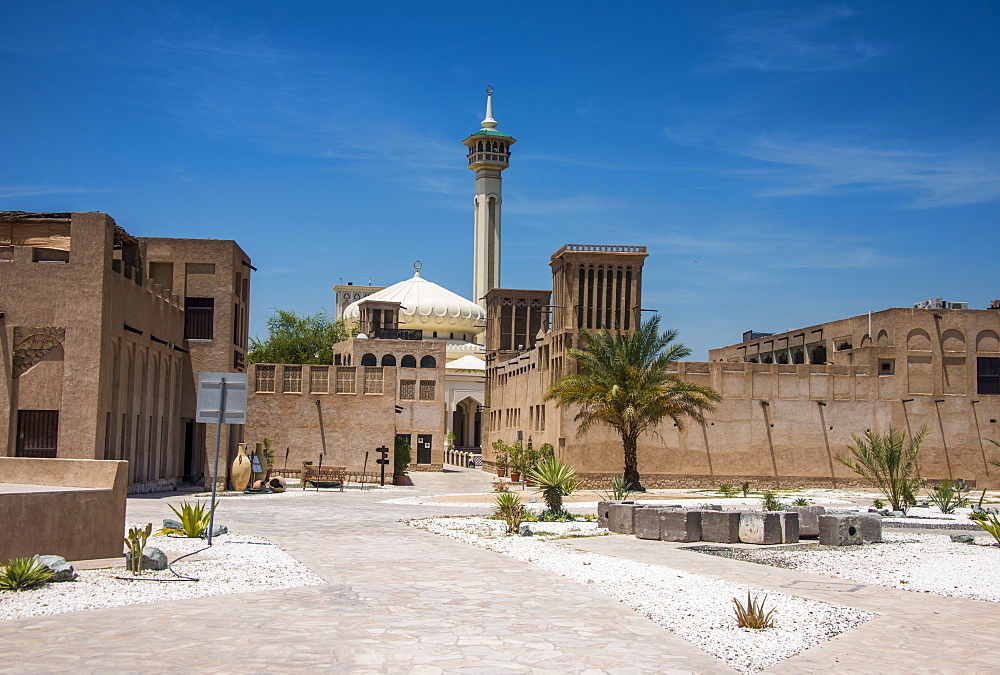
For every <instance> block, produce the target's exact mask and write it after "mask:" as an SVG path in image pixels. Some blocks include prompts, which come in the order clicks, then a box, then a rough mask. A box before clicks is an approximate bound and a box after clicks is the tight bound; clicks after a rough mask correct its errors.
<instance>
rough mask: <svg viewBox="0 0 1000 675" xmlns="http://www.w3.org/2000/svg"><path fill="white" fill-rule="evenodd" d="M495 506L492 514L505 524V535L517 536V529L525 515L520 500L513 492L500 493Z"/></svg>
mask: <svg viewBox="0 0 1000 675" xmlns="http://www.w3.org/2000/svg"><path fill="white" fill-rule="evenodd" d="M495 505H496V509H495V510H494V512H493V514H494V515H495V516H497V517H498V518H500V519H501V520H503V521H504V522H505V523H507V534H517V529H518V528H519V527H520V526H521V522H522V521H523V520H524V517H525V515H527V512H526V511H525V509H524V505H523V504H521V498H520V497H518V496H517V494H516V493H514V492H501V493H500V494H498V495H497V499H496V502H495Z"/></svg>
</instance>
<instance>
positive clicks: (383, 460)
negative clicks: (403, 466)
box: [375, 459, 389, 464]
mask: <svg viewBox="0 0 1000 675" xmlns="http://www.w3.org/2000/svg"><path fill="white" fill-rule="evenodd" d="M375 463H376V464H388V463H389V460H387V459H376V460H375Z"/></svg>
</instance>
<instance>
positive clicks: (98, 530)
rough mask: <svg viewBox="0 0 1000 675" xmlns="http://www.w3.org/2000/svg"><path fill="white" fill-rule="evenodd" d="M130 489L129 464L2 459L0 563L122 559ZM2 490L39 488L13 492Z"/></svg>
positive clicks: (0, 475) (0, 469) (0, 459)
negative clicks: (25, 559)
mask: <svg viewBox="0 0 1000 675" xmlns="http://www.w3.org/2000/svg"><path fill="white" fill-rule="evenodd" d="M127 483H128V465H127V464H126V462H108V461H94V460H69V459H29V458H22V457H16V458H15V457H0V513H3V523H4V536H2V537H0V560H9V559H11V558H17V557H25V556H31V555H35V554H41V555H47V554H53V555H61V556H63V557H65V558H66V559H68V560H86V559H91V558H112V557H115V558H117V557H119V556H121V554H122V549H123V546H122V537H123V535H124V533H125V495H126V487H127ZM3 484H13V485H15V486H23V485H34V486H38V487H37V488H35V489H34V490H31V491H25V490H24V489H23V488H20V489H16V490H11V489H9V488H8V489H5V486H4V485H3ZM55 488H80V489H75V490H66V489H61V490H60V489H55Z"/></svg>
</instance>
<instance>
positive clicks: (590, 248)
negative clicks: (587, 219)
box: [552, 244, 646, 258]
mask: <svg viewBox="0 0 1000 675" xmlns="http://www.w3.org/2000/svg"><path fill="white" fill-rule="evenodd" d="M567 251H572V252H588V253H592V252H599V253H645V252H646V247H645V246H619V245H607V244H566V245H565V246H563V247H562V248H561V249H559V250H558V251H556V252H555V253H553V254H552V257H553V258H558V257H559V255H560V254H562V253H565V252H567Z"/></svg>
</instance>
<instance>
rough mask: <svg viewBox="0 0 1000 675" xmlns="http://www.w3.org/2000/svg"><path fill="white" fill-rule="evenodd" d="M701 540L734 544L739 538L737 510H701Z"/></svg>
mask: <svg viewBox="0 0 1000 675" xmlns="http://www.w3.org/2000/svg"><path fill="white" fill-rule="evenodd" d="M701 540H702V541H717V542H719V543H722V544H735V543H737V542H738V541H739V540H740V512H739V511H702V512H701Z"/></svg>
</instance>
